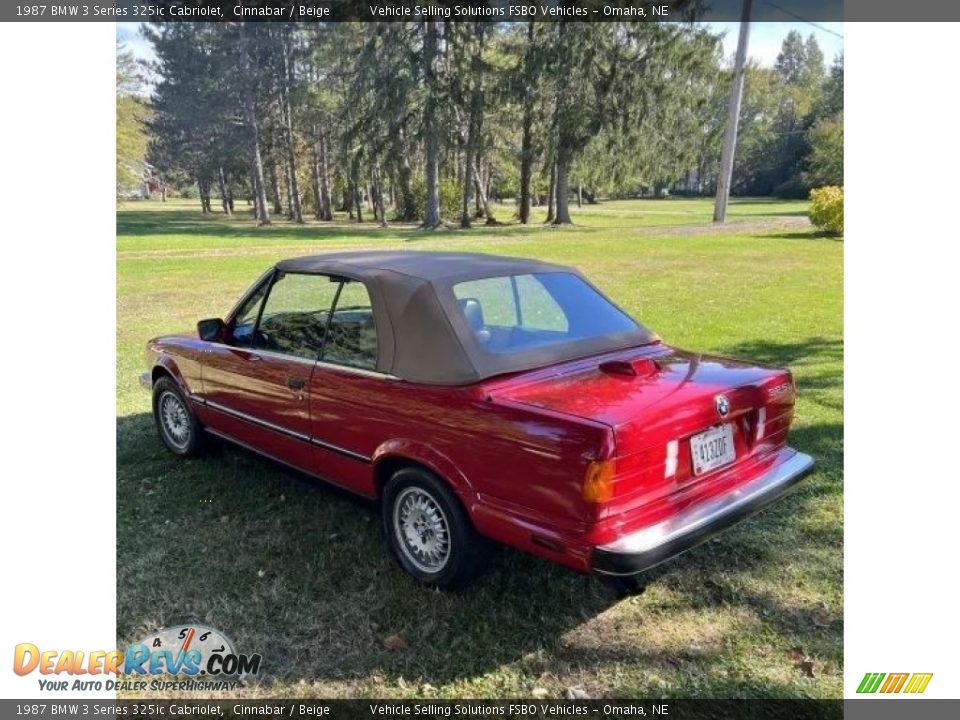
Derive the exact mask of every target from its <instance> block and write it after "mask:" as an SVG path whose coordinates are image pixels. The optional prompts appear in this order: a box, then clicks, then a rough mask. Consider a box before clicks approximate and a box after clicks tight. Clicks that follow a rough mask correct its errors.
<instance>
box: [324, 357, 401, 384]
mask: <svg viewBox="0 0 960 720" xmlns="http://www.w3.org/2000/svg"><path fill="white" fill-rule="evenodd" d="M317 367H318V368H323V369H325V370H335V371H337V372H345V373H350V374H351V375H363V376H365V377H371V378H380V379H381V380H399V379H400V378H398V377H397V376H396V375H391V374H390V373H382V372H380V371H378V370H367V369H365V368H356V367H350V366H349V365H337V364H336V363H329V362H324V361H323V360H318V361H317Z"/></svg>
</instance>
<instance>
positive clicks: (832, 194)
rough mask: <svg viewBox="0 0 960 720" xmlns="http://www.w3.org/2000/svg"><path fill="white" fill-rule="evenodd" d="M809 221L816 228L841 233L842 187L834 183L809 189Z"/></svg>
mask: <svg viewBox="0 0 960 720" xmlns="http://www.w3.org/2000/svg"><path fill="white" fill-rule="evenodd" d="M810 222H812V223H813V224H814V226H815V227H816V228H817V229H818V230H822V231H823V232H827V233H830V234H831V235H843V188H842V187H837V186H836V185H827V186H826V187H822V188H816V189H815V190H811V191H810Z"/></svg>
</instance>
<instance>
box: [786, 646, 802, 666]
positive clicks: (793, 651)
mask: <svg viewBox="0 0 960 720" xmlns="http://www.w3.org/2000/svg"><path fill="white" fill-rule="evenodd" d="M789 655H790V659H791V660H793V661H794V662H800V661H801V660H803V657H804V655H803V648H802V647H795V648H790V653H789Z"/></svg>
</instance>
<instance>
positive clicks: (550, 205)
mask: <svg viewBox="0 0 960 720" xmlns="http://www.w3.org/2000/svg"><path fill="white" fill-rule="evenodd" d="M556 199H557V161H556V160H554V161H553V162H552V163H550V189H549V190H548V191H547V219H546V220H545V222H548V223H552V222H553V220H554V217H555V215H554V209H555V208H556Z"/></svg>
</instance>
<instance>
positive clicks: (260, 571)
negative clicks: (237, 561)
mask: <svg viewBox="0 0 960 720" xmlns="http://www.w3.org/2000/svg"><path fill="white" fill-rule="evenodd" d="M266 574H267V571H266V570H257V577H263V576H264V575H266Z"/></svg>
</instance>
